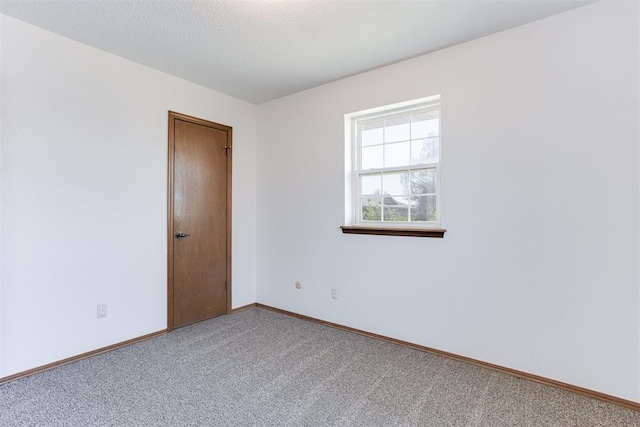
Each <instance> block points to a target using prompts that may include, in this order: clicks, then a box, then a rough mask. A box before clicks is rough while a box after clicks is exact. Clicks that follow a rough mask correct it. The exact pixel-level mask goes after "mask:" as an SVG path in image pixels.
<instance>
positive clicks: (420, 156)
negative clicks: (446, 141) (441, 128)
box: [411, 136, 440, 165]
mask: <svg viewBox="0 0 640 427" xmlns="http://www.w3.org/2000/svg"><path fill="white" fill-rule="evenodd" d="M439 142H440V138H438V137H437V136H434V137H431V138H427V139H419V140H417V141H411V164H412V165H417V164H420V163H437V162H438V158H439V157H440V153H439V150H438V145H439Z"/></svg>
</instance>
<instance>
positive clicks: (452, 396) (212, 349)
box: [0, 308, 640, 427]
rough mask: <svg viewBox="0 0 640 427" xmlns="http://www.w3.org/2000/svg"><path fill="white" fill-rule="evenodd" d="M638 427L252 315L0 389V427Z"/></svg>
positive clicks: (546, 391) (409, 355) (539, 392)
mask: <svg viewBox="0 0 640 427" xmlns="http://www.w3.org/2000/svg"><path fill="white" fill-rule="evenodd" d="M27 425H28V426H33V425H38V426H109V425H113V426H200V425H201V426H438V427H443V426H490V427H497V426H580V427H583V426H615V427H622V426H640V412H635V411H632V410H629V409H625V408H622V407H619V406H615V405H610V404H606V403H603V402H600V401H596V400H593V399H589V398H586V397H582V396H579V395H575V394H572V393H568V392H565V391H562V390H558V389H555V388H551V387H547V386H543V385H540V384H537V383H533V382H530V381H527V380H523V379H518V378H515V377H512V376H509V375H505V374H502V373H498V372H494V371H491V370H487V369H484V368H479V367H477V366H473V365H469V364H465V363H461V362H457V361H454V360H450V359H447V358H443V357H440V356H434V355H431V354H426V353H423V352H420V351H416V350H412V349H408V348H404V347H400V346H397V345H394V344H390V343H386V342H382V341H378V340H374V339H371V338H367V337H363V336H359V335H355V334H351V333H348V332H344V331H340V330H336V329H333V328H329V327H325V326H321V325H317V324H314V323H310V322H307V321H304V320H300V319H296V318H292V317H289V316H285V315H281V314H277V313H273V312H270V311H266V310H263V309H259V308H254V309H250V310H246V311H242V312H239V313H236V314H233V315H230V316H223V317H219V318H216V319H213V320H209V321H206V322H202V323H198V324H196V325H192V326H189V327H186V328H182V329H178V330H176V331H174V332H172V333H171V334H167V335H164V336H160V337H157V338H154V339H151V340H148V341H144V342H141V343H138V344H134V345H131V346H128V347H125V348H122V349H118V350H114V351H111V352H109V353H105V354H102V355H99V356H95V357H92V358H89V359H85V360H81V361H79V362H75V363H72V364H69V365H65V366H62V367H59V368H56V369H52V370H49V371H46V372H43V373H40V374H36V375H33V376H30V377H28V378H24V379H21V380H17V381H13V382H11V383H7V384H4V385H2V386H0V426H27Z"/></svg>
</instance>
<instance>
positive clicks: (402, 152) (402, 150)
mask: <svg viewBox="0 0 640 427" xmlns="http://www.w3.org/2000/svg"><path fill="white" fill-rule="evenodd" d="M408 164H409V141H405V142H396V143H395V144H385V145H384V167H386V168H389V167H394V166H406V165H408Z"/></svg>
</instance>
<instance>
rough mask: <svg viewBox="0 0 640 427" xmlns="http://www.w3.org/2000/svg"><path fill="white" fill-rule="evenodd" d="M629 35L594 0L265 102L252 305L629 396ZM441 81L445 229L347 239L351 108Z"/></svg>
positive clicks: (635, 247) (635, 236) (634, 230)
mask: <svg viewBox="0 0 640 427" xmlns="http://www.w3.org/2000/svg"><path fill="white" fill-rule="evenodd" d="M638 34H639V27H638V5H637V4H635V3H634V2H625V3H622V2H599V3H596V4H593V5H590V6H586V7H582V8H579V9H576V10H573V11H570V12H567V13H564V14H561V15H557V16H554V17H551V18H548V19H545V20H541V21H537V22H534V23H531V24H528V25H526V26H523V27H519V28H515V29H512V30H509V31H505V32H502V33H499V34H495V35H492V36H489V37H486V38H483V39H480V40H476V41H473V42H470V43H466V44H464V45H460V46H457V47H453V48H450V49H447V50H444V51H440V52H437V53H434V54H430V55H426V56H422V57H419V58H416V59H413V60H409V61H405V62H402V63H399V64H396V65H392V66H389V67H385V68H382V69H379V70H375V71H372V72H368V73H365V74H361V75H358V76H354V77H352V78H348V79H344V80H341V81H338V82H335V83H332V84H328V85H325V86H322V87H318V88H315V89H312V90H309V91H305V92H302V93H298V94H295V95H292V96H289V97H286V98H282V99H279V100H276V101H273V102H270V103H267V104H263V105H261V106H260V107H259V110H258V135H259V141H260V142H259V145H258V205H257V208H258V212H259V215H258V254H259V256H258V289H257V293H258V302H261V303H264V304H268V305H272V306H275V307H280V308H283V309H286V310H291V311H294V312H297V313H302V314H305V315H309V316H313V317H316V318H320V319H325V320H328V321H331V322H337V323H340V324H343V325H348V326H351V327H355V328H359V329H363V330H366V331H371V332H374V333H378V334H382V335H386V336H390V337H394V338H398V339H401V340H406V341H409V342H413V343H418V344H421V345H425V346H429V347H433V348H437V349H441V350H445V351H449V352H453V353H457V354H460V355H464V356H469V357H472V358H476V359H479V360H483V361H487V362H491V363H496V364H498V365H502V366H506V367H510V368H514V369H518V370H522V371H525V372H529V373H533V374H537V375H542V376H544V377H548V378H553V379H557V380H560V381H564V382H568V383H571V384H574V385H578V386H582V387H586V388H589V389H594V390H597V391H600V392H604V393H608V394H611V395H615V396H619V397H622V398H626V399H631V400H634V401H639V400H640V366H639V364H640V352H639V337H640V330H639V322H638V319H639V305H638V301H639V292H638V284H639V281H638V271H639V267H640V266H639V232H640V227H639V219H640V215H639V190H640V188H639V187H640V186H639V150H638V140H639V128H638V125H639V119H638V107H639V90H638V75H639V67H638ZM435 94H441V95H442V143H443V148H442V152H443V161H442V165H443V169H442V190H443V213H444V216H443V224H444V227H445V228H446V229H447V230H448V231H447V233H446V235H445V238H444V239H442V240H439V239H429V238H413V237H383V236H358V235H343V234H341V232H340V230H339V228H338V227H339V226H340V225H342V223H343V218H344V199H343V197H344V182H343V177H344V160H343V155H344V153H343V144H344V141H343V139H344V138H343V115H344V114H345V113H349V112H354V111H359V110H363V109H368V108H372V107H377V106H381V105H385V104H391V103H395V102H401V101H406V100H410V99H415V98H419V97H424V96H429V95H435ZM296 280H300V281H302V283H303V288H302V289H301V290H296V289H295V288H294V286H293V285H294V282H295V281H296ZM332 286H335V287H338V288H339V295H340V299H339V300H338V301H334V300H331V299H330V291H329V288H330V287H332Z"/></svg>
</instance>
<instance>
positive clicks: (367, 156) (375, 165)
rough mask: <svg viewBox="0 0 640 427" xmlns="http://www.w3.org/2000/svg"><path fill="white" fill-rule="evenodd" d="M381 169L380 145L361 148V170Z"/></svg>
mask: <svg viewBox="0 0 640 427" xmlns="http://www.w3.org/2000/svg"><path fill="white" fill-rule="evenodd" d="M381 167H382V145H376V146H373V147H363V148H362V169H363V170H365V169H379V168H381Z"/></svg>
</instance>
